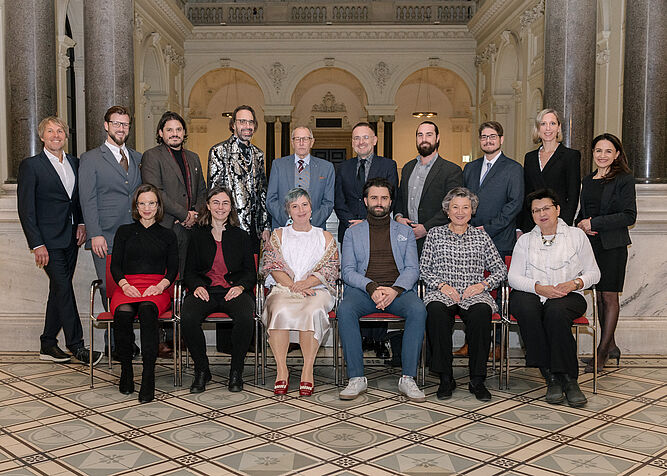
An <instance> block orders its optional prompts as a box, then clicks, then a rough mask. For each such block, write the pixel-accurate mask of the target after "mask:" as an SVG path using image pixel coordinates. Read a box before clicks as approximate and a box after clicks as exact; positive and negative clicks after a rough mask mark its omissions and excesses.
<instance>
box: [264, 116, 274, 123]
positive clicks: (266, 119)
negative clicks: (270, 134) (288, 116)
mask: <svg viewBox="0 0 667 476" xmlns="http://www.w3.org/2000/svg"><path fill="white" fill-rule="evenodd" d="M264 122H266V123H274V122H276V116H268V115H266V114H264Z"/></svg>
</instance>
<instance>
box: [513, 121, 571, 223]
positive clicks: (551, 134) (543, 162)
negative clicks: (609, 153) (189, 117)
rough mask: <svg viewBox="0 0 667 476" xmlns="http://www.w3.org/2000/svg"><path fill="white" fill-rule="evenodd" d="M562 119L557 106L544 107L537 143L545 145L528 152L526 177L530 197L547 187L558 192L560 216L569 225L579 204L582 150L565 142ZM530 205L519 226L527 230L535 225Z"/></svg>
mask: <svg viewBox="0 0 667 476" xmlns="http://www.w3.org/2000/svg"><path fill="white" fill-rule="evenodd" d="M561 122H562V121H561V118H560V115H559V114H558V112H557V111H555V110H554V109H544V110H542V111H540V113H539V114H538V115H537V117H535V124H534V125H533V133H532V136H533V142H534V143H535V144H541V145H540V147H539V148H538V149H536V150H533V151H531V152H528V153H527V154H526V156H525V158H524V162H523V179H524V186H525V196H526V197H527V196H528V195H530V194H531V193H532V192H534V191H535V190H541V189H543V188H550V189H551V190H553V191H554V192H556V194H557V195H558V199H559V201H560V218H561V219H562V220H563V221H564V222H565V223H566V224H567V225H568V226H572V225H573V224H574V216H575V214H576V212H577V205H578V203H579V188H580V185H581V172H580V169H579V163H580V162H581V153H580V152H579V151H578V150H574V149H569V148H567V147H565V146H564V145H563V144H561V141H562V140H563V134H562V131H561ZM529 208H530V207H529V206H528V205H527V204H526V206H525V207H524V211H523V212H522V213H521V215H520V217H519V225H520V228H521V230H522V231H523V232H524V233H527V232H529V231H530V230H532V229H533V227H534V226H535V223H534V222H533V218H532V216H531V215H530V213H529V212H528V211H527V210H528V209H529Z"/></svg>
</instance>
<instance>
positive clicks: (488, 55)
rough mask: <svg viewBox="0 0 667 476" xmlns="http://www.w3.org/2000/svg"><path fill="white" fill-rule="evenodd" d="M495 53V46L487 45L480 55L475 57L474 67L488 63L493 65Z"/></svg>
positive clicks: (496, 50) (496, 49)
mask: <svg viewBox="0 0 667 476" xmlns="http://www.w3.org/2000/svg"><path fill="white" fill-rule="evenodd" d="M497 53H498V48H497V47H496V44H495V43H489V44H488V45H487V46H486V48H484V51H482V53H481V54H479V55H477V56H475V66H481V65H483V64H484V63H487V62H489V61H491V62H492V63H493V62H494V61H495V60H496V54H497Z"/></svg>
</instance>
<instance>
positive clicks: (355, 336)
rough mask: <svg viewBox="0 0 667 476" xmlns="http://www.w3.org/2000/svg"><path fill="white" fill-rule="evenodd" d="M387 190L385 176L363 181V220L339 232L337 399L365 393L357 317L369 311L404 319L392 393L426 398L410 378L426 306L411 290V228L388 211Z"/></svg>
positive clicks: (414, 266)
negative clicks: (341, 370)
mask: <svg viewBox="0 0 667 476" xmlns="http://www.w3.org/2000/svg"><path fill="white" fill-rule="evenodd" d="M393 192H394V187H393V185H392V184H391V183H390V182H389V181H388V180H387V179H384V178H379V177H378V178H373V179H370V180H368V181H367V182H366V184H365V185H364V188H363V197H364V203H365V204H366V209H367V210H368V214H367V218H366V220H364V221H362V222H361V223H359V224H357V225H355V226H353V227H350V228H349V229H348V230H347V231H346V232H345V239H344V240H343V258H342V263H341V268H342V273H343V281H345V292H344V298H343V301H342V302H341V303H340V305H339V306H338V312H337V316H338V329H339V332H340V337H341V341H342V343H343V354H344V357H345V362H346V363H347V374H348V377H349V378H350V381H349V383H348V385H347V387H346V388H345V389H344V390H343V391H341V392H340V394H339V397H340V399H341V400H353V399H355V398H356V397H357V396H358V395H359V394H361V393H363V392H365V391H366V387H367V382H366V377H364V361H363V351H362V348H361V334H360V332H359V318H360V317H362V316H365V315H366V314H372V313H374V312H389V313H392V314H395V315H397V316H401V317H403V318H405V331H404V334H403V353H402V365H403V375H402V377H401V378H400V380H399V381H398V391H399V392H400V393H401V394H402V395H405V396H406V397H407V398H408V399H409V400H411V401H414V402H423V401H425V400H426V396H425V395H424V392H422V391H421V390H420V389H419V387H418V386H417V384H416V383H415V380H414V377H415V375H417V361H418V360H419V352H420V350H421V344H422V341H423V339H424V325H425V322H426V308H425V307H424V303H423V302H422V301H421V299H419V297H418V296H417V293H416V292H415V291H414V289H413V288H414V287H415V285H416V284H417V279H418V278H419V262H418V259H417V244H416V241H415V235H414V233H413V232H412V228H410V227H409V226H407V225H404V224H402V223H398V222H396V221H394V220H392V219H391V217H390V215H389V214H390V210H391V197H392V195H393Z"/></svg>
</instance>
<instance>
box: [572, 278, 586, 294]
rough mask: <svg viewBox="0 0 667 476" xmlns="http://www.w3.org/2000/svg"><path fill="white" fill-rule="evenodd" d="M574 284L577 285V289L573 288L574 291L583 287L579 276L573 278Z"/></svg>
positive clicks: (582, 281)
mask: <svg viewBox="0 0 667 476" xmlns="http://www.w3.org/2000/svg"><path fill="white" fill-rule="evenodd" d="M574 284H575V285H576V286H577V289H575V291H579V290H580V289H581V288H583V287H584V280H583V279H581V278H575V280H574Z"/></svg>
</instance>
